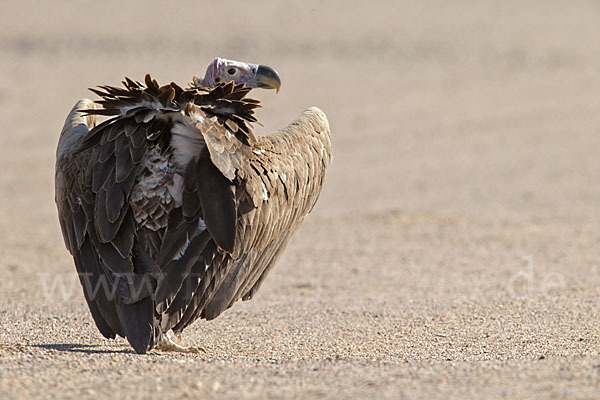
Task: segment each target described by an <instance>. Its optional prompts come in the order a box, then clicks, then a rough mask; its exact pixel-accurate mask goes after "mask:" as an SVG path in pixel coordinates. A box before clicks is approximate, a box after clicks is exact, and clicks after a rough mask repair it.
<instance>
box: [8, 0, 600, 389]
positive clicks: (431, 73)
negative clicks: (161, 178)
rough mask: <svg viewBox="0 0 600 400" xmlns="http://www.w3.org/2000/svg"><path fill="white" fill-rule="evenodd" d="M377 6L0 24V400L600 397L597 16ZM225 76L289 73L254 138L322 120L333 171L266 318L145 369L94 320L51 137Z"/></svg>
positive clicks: (128, 12)
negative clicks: (69, 124)
mask: <svg viewBox="0 0 600 400" xmlns="http://www.w3.org/2000/svg"><path fill="white" fill-rule="evenodd" d="M123 3H125V2H123ZM367 3H368V2H365V1H356V2H354V1H348V2H346V1H344V2H342V1H339V2H324V1H316V0H315V1H308V2H302V3H300V2H298V3H295V4H285V5H284V3H283V2H280V3H277V4H276V3H274V2H273V3H268V2H262V1H253V2H244V5H243V6H241V5H235V4H234V3H233V2H197V1H187V2H178V3H177V4H176V5H170V6H165V5H164V3H162V2H156V3H153V2H141V1H139V2H126V4H121V2H109V1H103V2H97V1H95V2H92V1H87V2H85V1H81V2H77V3H74V2H67V1H63V2H59V1H53V2H45V3H42V2H33V1H31V2H18V5H17V3H16V2H15V4H12V3H11V2H3V3H2V13H1V14H0V121H1V128H2V129H1V133H0V137H1V143H2V156H1V158H0V159H1V168H0V235H1V236H0V237H1V238H2V241H1V243H0V273H1V278H0V397H2V398H28V397H35V398H55V397H66V398H81V397H84V398H86V397H87V398H113V397H114V398H117V397H118V398H161V399H162V398H173V397H188V398H204V397H207V398H236V399H238V398H260V399H264V398H274V399H279V398H311V397H314V398H376V399H380V398H394V399H396V398H410V399H412V398H426V399H433V398H440V399H441V398H443V399H448V398H477V399H480V398H511V399H512V398H544V399H546V398H598V397H599V396H600V355H599V352H600V343H599V339H600V321H599V318H598V316H599V314H600V313H599V311H600V310H599V294H600V289H599V285H600V184H599V183H600V160H599V158H598V157H599V153H598V151H599V150H598V149H599V148H600V41H599V40H598V38H599V37H600V23H599V21H600V5H599V4H598V2H595V1H569V2H559V1H550V0H539V1H527V2H525V1H504V0H503V1H483V0H473V1H466V0H464V1H462V0H459V1H452V2H448V1H443V0H439V1H422V2H401V1H397V2H389V3H383V2H382V3H372V4H369V5H367ZM450 4H451V5H450ZM215 56H222V57H226V58H234V59H241V60H247V61H254V62H260V63H264V64H268V65H271V66H273V67H275V68H277V69H278V70H279V72H280V74H281V76H282V79H283V88H282V91H281V93H280V94H279V95H278V96H275V95H274V93H258V94H257V96H259V98H261V99H262V100H263V101H264V108H263V109H262V110H260V112H259V118H260V120H261V121H262V122H263V124H264V128H260V127H259V132H261V133H267V132H268V131H270V130H273V129H275V128H277V127H280V126H282V125H284V124H286V123H287V122H289V121H290V120H292V119H293V118H294V117H295V116H296V115H297V114H298V113H299V112H300V111H301V110H302V109H304V108H305V107H306V106H309V105H317V106H319V107H321V108H323V110H325V111H326V113H327V114H328V116H329V118H330V121H331V127H332V133H333V139H334V162H333V164H332V167H331V169H330V172H329V175H328V181H327V182H326V185H325V189H324V192H323V194H322V197H321V200H320V203H319V204H318V205H317V207H316V208H315V210H314V212H313V214H312V215H311V216H310V217H309V218H308V219H307V220H306V223H305V225H304V226H303V228H302V229H301V230H300V232H299V233H298V235H297V236H296V238H295V240H294V241H293V242H292V244H291V245H290V246H289V248H288V250H287V252H286V254H285V256H284V257H283V259H282V260H281V262H280V264H279V265H278V267H277V268H276V269H275V270H274V271H273V272H272V273H271V275H270V277H269V279H267V282H266V283H265V285H263V287H262V289H261V291H260V292H259V294H258V296H257V297H256V298H255V299H254V300H252V301H251V302H247V303H238V304H237V305H236V306H235V307H234V308H232V309H231V310H229V311H228V312H226V313H225V314H223V315H222V316H221V317H220V318H218V319H217V320H215V321H212V322H209V323H207V322H204V321H198V322H196V323H195V324H194V325H193V326H191V327H190V328H189V329H188V330H186V332H184V335H183V339H184V341H185V342H186V343H189V344H196V345H201V346H203V347H204V348H205V349H206V353H205V354H201V355H178V354H164V353H158V352H152V353H151V354H148V355H145V356H138V355H136V354H134V353H132V351H131V350H130V348H129V346H128V345H127V344H126V342H125V341H124V340H116V341H107V340H104V339H103V338H102V337H101V336H100V334H99V333H98V331H97V330H96V328H95V326H94V325H93V322H92V320H91V317H90V315H89V313H88V310H87V308H86V306H85V304H84V301H83V296H82V293H81V289H80V288H79V285H78V283H77V281H76V276H75V273H74V267H73V263H72V259H71V258H70V256H69V254H68V253H67V251H66V250H65V248H64V245H63V241H62V238H61V236H60V230H59V227H58V223H57V218H56V211H55V207H54V202H53V175H54V172H53V171H54V148H55V144H56V140H57V135H58V133H59V131H60V128H61V126H62V123H63V120H64V117H65V116H66V113H67V112H68V111H69V109H70V108H71V106H72V105H73V104H74V102H75V101H76V100H77V99H78V98H80V97H82V96H89V95H88V94H87V92H86V88H87V87H90V86H94V85H96V84H102V83H111V84H115V83H118V82H119V81H120V79H121V78H122V77H123V76H124V75H128V76H131V77H133V78H137V79H140V78H142V77H143V74H145V73H146V72H152V73H153V74H154V75H155V76H156V78H157V79H158V80H159V81H171V80H174V81H177V82H180V83H185V82H187V81H189V79H190V78H191V76H192V74H194V73H203V72H204V69H205V66H206V65H207V63H208V62H210V61H211V60H212V58H213V57H215ZM61 285H63V286H61Z"/></svg>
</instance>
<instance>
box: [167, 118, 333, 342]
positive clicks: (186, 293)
mask: <svg viewBox="0 0 600 400" xmlns="http://www.w3.org/2000/svg"><path fill="white" fill-rule="evenodd" d="M203 134H204V137H205V140H206V151H205V152H204V154H203V155H201V156H200V158H199V159H198V164H197V167H196V168H197V169H196V183H197V186H196V188H195V190H196V191H197V192H198V193H199V197H200V198H201V199H202V198H203V197H206V196H208V197H211V199H208V200H202V201H201V209H202V214H203V218H204V221H205V223H206V226H207V228H208V232H209V233H210V236H211V239H212V241H213V245H212V246H210V247H207V248H206V250H205V252H204V254H203V257H204V258H203V259H201V260H199V265H198V268H197V269H196V268H194V267H192V269H191V270H190V272H189V274H188V276H186V277H184V278H183V279H182V280H181V281H180V282H181V286H179V287H180V290H179V291H178V292H177V293H176V294H175V297H174V300H173V302H172V303H171V304H170V307H169V309H168V314H170V322H169V323H167V324H166V325H165V326H164V328H173V329H175V330H176V331H180V330H182V329H184V328H185V327H186V326H187V325H189V324H190V323H191V322H192V321H193V320H195V319H196V318H198V317H203V318H206V319H213V318H215V317H217V316H218V315H219V314H221V313H222V312H223V311H224V310H226V309H227V308H229V307H231V306H232V305H233V303H235V302H236V301H237V300H239V299H240V298H243V299H246V300H247V299H250V298H251V297H252V296H253V295H254V294H255V293H256V291H257V290H258V288H259V287H260V285H261V283H262V282H263V280H264V278H265V277H266V275H267V274H268V272H269V271H270V270H271V268H272V267H273V265H275V263H276V262H277V260H278V259H279V257H280V256H281V254H282V252H283V250H284V248H285V247H286V245H287V244H288V243H289V241H290V239H291V237H292V236H293V234H294V233H295V232H296V231H297V230H298V228H299V226H300V224H301V222H302V220H303V218H304V217H305V216H306V215H307V214H308V213H309V212H310V210H311V209H312V207H313V206H314V204H315V203H316V201H317V198H318V196H319V193H320V190H321V187H322V185H323V181H324V177H325V172H326V169H327V166H328V164H329V162H330V157H331V143H330V137H329V125H328V122H327V118H326V117H325V114H324V113H323V112H322V111H321V110H319V109H317V108H311V109H308V110H306V111H305V112H304V113H303V114H302V115H301V116H300V117H299V118H298V119H297V120H296V121H294V122H293V123H292V124H290V125H289V126H288V127H287V128H285V129H283V130H281V131H279V132H276V133H274V134H271V135H269V136H266V137H259V138H257V141H256V142H255V143H254V144H253V145H251V146H244V145H240V144H239V143H237V142H236V138H235V136H234V135H232V132H230V131H229V129H227V127H226V126H213V127H211V128H210V129H206V127H205V129H203ZM207 153H208V154H207ZM207 181H209V182H211V184H210V185H207V184H206V182H207ZM203 182H204V183H203ZM209 188H210V189H211V190H210V191H208V192H207V191H206V189H209ZM190 189H191V188H190ZM211 205H213V206H211ZM233 212H235V216H236V217H235V221H231V217H230V214H231V213H233ZM211 215H213V216H218V217H217V218H216V219H215V221H214V222H213V223H215V224H217V225H218V226H217V227H214V228H213V229H212V230H211V220H210V218H211V217H210V216H211ZM219 222H221V224H219ZM219 229H220V230H222V231H223V232H219V233H215V232H214V231H215V230H219ZM209 250H210V251H212V253H210V252H209ZM174 286H178V285H174ZM171 295H173V293H172V292H171ZM167 297H168V296H167ZM161 299H162V298H161ZM167 303H169V302H168V301H167Z"/></svg>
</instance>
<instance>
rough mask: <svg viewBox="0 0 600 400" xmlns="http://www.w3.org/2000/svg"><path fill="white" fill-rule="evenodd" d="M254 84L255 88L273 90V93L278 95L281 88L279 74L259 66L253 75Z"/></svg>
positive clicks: (264, 66)
mask: <svg viewBox="0 0 600 400" xmlns="http://www.w3.org/2000/svg"><path fill="white" fill-rule="evenodd" d="M254 83H255V85H256V87H258V88H261V89H275V93H279V89H280V88H281V79H280V78H279V74H277V71H275V70H274V69H273V68H271V67H267V66H266V65H259V66H258V68H257V69H256V74H254Z"/></svg>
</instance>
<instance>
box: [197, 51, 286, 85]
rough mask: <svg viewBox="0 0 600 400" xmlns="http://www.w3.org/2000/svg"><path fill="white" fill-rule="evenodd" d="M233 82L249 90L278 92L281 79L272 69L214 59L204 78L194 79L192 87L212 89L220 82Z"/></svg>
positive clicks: (264, 66)
mask: <svg viewBox="0 0 600 400" xmlns="http://www.w3.org/2000/svg"><path fill="white" fill-rule="evenodd" d="M229 81H235V83H244V84H246V86H248V87H251V88H261V89H275V91H276V92H279V88H280V87H281V79H280V78H279V75H278V74H277V71H275V70H274V69H273V68H271V67H268V66H266V65H258V64H249V63H245V62H240V61H233V60H226V59H224V58H219V57H217V58H215V59H214V61H213V62H212V63H210V65H209V66H208V68H207V69H206V73H205V74H204V78H198V77H194V82H193V83H194V85H196V86H203V87H214V86H215V85H217V84H219V83H221V82H229Z"/></svg>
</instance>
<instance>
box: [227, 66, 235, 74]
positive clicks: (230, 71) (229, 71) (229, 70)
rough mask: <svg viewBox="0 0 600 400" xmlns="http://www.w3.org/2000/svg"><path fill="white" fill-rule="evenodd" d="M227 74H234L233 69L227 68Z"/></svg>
mask: <svg viewBox="0 0 600 400" xmlns="http://www.w3.org/2000/svg"><path fill="white" fill-rule="evenodd" d="M227 73H228V74H229V75H233V74H235V68H229V69H228V70H227Z"/></svg>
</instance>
